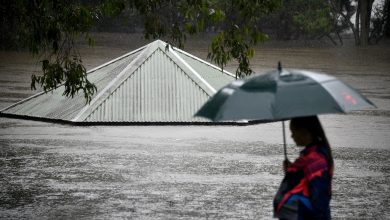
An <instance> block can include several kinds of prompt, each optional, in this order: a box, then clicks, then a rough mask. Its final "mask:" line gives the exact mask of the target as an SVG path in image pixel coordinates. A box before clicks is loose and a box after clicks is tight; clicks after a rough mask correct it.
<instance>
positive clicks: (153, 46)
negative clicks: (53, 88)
mask: <svg viewBox="0 0 390 220" xmlns="http://www.w3.org/2000/svg"><path fill="white" fill-rule="evenodd" d="M155 42H156V41H154V42H152V43H150V44H148V45H146V46H144V47H142V48H143V49H144V51H142V52H141V53H140V54H138V56H137V57H136V58H135V59H134V60H132V61H131V62H130V63H129V64H128V65H127V66H126V67H125V68H124V69H123V70H122V71H121V72H120V73H119V74H118V75H117V76H116V77H115V78H114V79H112V80H111V81H110V82H109V83H108V84H107V86H105V87H104V88H103V90H102V91H100V92H99V94H97V95H96V96H95V97H94V98H93V99H92V100H91V102H90V103H89V104H88V105H86V106H84V107H83V109H82V110H81V111H80V112H79V113H78V114H77V115H76V116H75V117H74V118H73V119H71V121H73V122H75V121H77V120H78V119H79V118H80V117H81V116H82V115H83V114H84V113H85V112H86V111H87V110H88V109H89V108H90V107H91V106H92V105H94V104H95V103H96V102H97V101H98V100H99V98H100V97H102V96H103V95H104V94H105V93H106V92H107V91H108V90H109V89H111V87H112V86H113V85H115V83H116V82H117V81H118V80H119V79H120V78H121V77H122V76H123V75H124V74H125V73H126V71H127V70H128V69H130V68H131V67H132V65H133V63H135V62H137V61H138V60H139V59H140V57H143V56H142V55H143V54H145V53H146V54H148V53H149V54H148V56H147V57H149V56H150V54H151V52H154V51H155V50H156V49H157V48H158V45H157V47H156V44H155Z"/></svg>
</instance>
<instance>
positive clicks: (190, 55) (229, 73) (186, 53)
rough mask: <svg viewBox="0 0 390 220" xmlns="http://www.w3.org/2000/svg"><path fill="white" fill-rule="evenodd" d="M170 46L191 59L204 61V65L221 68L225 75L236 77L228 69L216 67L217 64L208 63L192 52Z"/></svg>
mask: <svg viewBox="0 0 390 220" xmlns="http://www.w3.org/2000/svg"><path fill="white" fill-rule="evenodd" d="M172 48H173V49H174V50H177V51H179V52H180V53H183V54H185V55H187V56H189V57H191V58H193V59H195V60H197V61H199V62H201V63H204V64H206V65H209V66H211V67H212V68H214V69H217V70H221V71H222V72H223V73H225V74H227V75H229V76H232V77H234V78H236V76H235V75H234V74H233V73H231V72H229V71H226V70H224V69H222V68H220V67H218V66H216V65H214V64H212V63H209V62H207V61H205V60H202V59H200V58H199V57H196V56H194V55H192V54H190V53H188V52H186V51H184V50H181V49H179V48H177V47H172Z"/></svg>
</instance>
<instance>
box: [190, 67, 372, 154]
mask: <svg viewBox="0 0 390 220" xmlns="http://www.w3.org/2000/svg"><path fill="white" fill-rule="evenodd" d="M369 107H375V105H374V104H373V103H372V102H370V101H369V100H368V99H367V98H365V97H364V96H363V95H361V94H360V93H359V92H358V91H356V90H355V89H353V88H352V87H351V86H349V85H347V84H345V83H343V82H341V81H340V80H338V79H336V78H335V77H333V76H329V75H326V74H321V73H315V72H310V71H305V70H282V68H281V66H280V63H279V67H278V70H274V71H270V72H267V73H265V74H259V75H254V76H251V77H248V78H245V79H240V80H236V81H234V82H232V83H230V84H228V85H226V86H225V87H223V88H222V89H220V90H219V91H218V92H217V93H216V94H215V95H214V96H213V97H211V98H210V99H209V100H208V101H207V102H206V103H205V104H204V105H203V106H202V107H201V108H200V109H199V110H198V112H197V113H196V114H195V116H201V117H205V118H208V119H211V120H213V121H237V120H245V121H264V122H267V121H268V122H269V121H282V122H283V123H282V124H283V143H284V155H285V158H286V159H287V152H286V137H285V136H286V135H285V125H284V120H288V119H291V118H295V117H303V116H312V115H318V114H325V113H346V112H349V111H353V110H361V109H365V108H369Z"/></svg>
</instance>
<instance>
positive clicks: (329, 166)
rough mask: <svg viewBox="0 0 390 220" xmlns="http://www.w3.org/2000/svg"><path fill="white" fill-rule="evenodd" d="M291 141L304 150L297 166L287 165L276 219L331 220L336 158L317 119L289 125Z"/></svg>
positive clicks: (277, 195) (287, 162)
mask: <svg viewBox="0 0 390 220" xmlns="http://www.w3.org/2000/svg"><path fill="white" fill-rule="evenodd" d="M290 130H291V134H292V135H291V137H292V138H293V140H294V141H295V143H296V145H297V146H302V147H304V149H303V150H302V151H301V153H300V156H299V157H298V158H297V159H296V160H295V161H294V163H291V162H289V161H288V160H285V161H284V164H283V165H284V170H285V177H284V179H283V181H282V183H281V186H280V188H279V190H278V192H277V194H276V196H275V200H274V217H277V218H280V219H330V207H329V204H330V199H331V182H332V176H333V158H332V152H331V149H330V145H329V142H328V140H327V138H326V135H325V132H324V130H323V129H322V126H321V123H320V121H319V119H318V117H317V116H308V117H298V118H293V119H291V121H290Z"/></svg>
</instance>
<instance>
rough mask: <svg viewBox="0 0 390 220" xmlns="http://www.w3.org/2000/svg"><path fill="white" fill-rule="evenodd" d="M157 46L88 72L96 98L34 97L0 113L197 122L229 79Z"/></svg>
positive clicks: (83, 119) (206, 65) (202, 63)
mask: <svg viewBox="0 0 390 220" xmlns="http://www.w3.org/2000/svg"><path fill="white" fill-rule="evenodd" d="M166 45H167V44H166V43H164V42H162V41H160V40H157V41H155V42H152V43H150V44H148V45H146V46H144V47H142V48H140V49H137V50H135V51H132V52H130V53H128V54H125V55H123V56H121V57H119V58H117V59H114V60H112V61H110V62H108V63H106V64H103V65H101V66H99V67H97V68H95V69H93V70H91V71H89V72H88V79H89V80H90V81H91V82H93V83H95V85H96V86H97V93H96V94H95V95H94V97H93V98H92V101H91V103H90V104H88V105H86V103H85V99H84V96H83V94H77V95H76V96H75V97H74V98H73V99H70V98H66V97H64V96H62V94H63V91H64V88H63V86H60V87H59V88H57V89H55V90H53V91H51V92H48V93H39V94H37V95H35V96H32V97H30V98H28V99H26V100H22V101H21V102H19V103H16V104H14V105H12V106H10V107H8V108H6V109H4V110H2V111H1V112H2V113H3V114H9V115H19V116H27V117H28V116H31V117H36V118H46V119H59V120H65V121H72V122H94V123H96V122H108V123H111V122H112V123H117V122H119V123H120V122H129V123H131V122H134V123H138V122H151V123H153V122H168V123H169V122H173V123H180V122H184V123H185V122H202V121H205V119H202V118H194V117H193V115H194V113H195V112H196V111H197V110H198V109H199V108H200V107H201V105H202V104H203V103H204V102H206V101H207V99H208V98H209V97H211V96H212V95H213V94H214V93H215V92H216V91H217V90H218V89H219V88H221V87H222V86H224V85H226V84H227V83H229V82H231V81H233V80H234V77H233V75H231V74H230V73H228V72H226V71H222V70H221V69H219V68H218V67H216V66H214V65H212V64H209V63H207V62H206V61H203V60H201V59H199V58H197V57H195V56H193V55H190V54H188V53H186V52H184V51H182V50H179V49H177V48H173V47H167V46H166Z"/></svg>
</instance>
